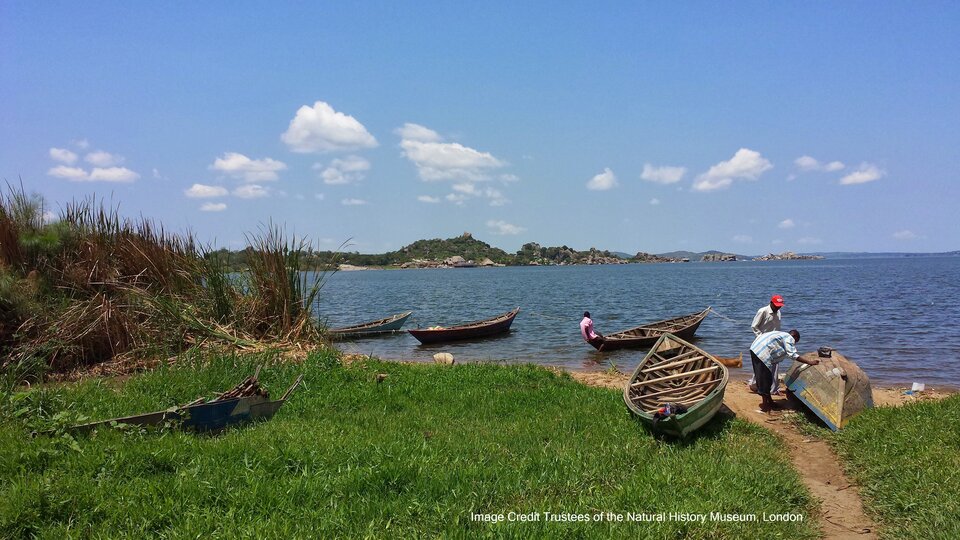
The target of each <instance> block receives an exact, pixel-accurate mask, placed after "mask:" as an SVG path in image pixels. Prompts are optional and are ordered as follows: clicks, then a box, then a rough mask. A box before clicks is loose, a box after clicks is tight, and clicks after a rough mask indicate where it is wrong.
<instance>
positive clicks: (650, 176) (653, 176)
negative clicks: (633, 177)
mask: <svg viewBox="0 0 960 540" xmlns="http://www.w3.org/2000/svg"><path fill="white" fill-rule="evenodd" d="M685 174H687V168H686V167H654V166H653V165H650V164H649V163H644V164H643V172H642V173H640V178H642V179H643V180H649V181H651V182H657V183H658V184H673V183H675V182H679V181H680V180H681V179H682V178H683V175H685Z"/></svg>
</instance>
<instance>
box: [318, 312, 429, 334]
mask: <svg viewBox="0 0 960 540" xmlns="http://www.w3.org/2000/svg"><path fill="white" fill-rule="evenodd" d="M411 313H413V312H412V311H407V312H404V313H397V314H396V315H391V316H389V317H387V318H385V319H379V320H376V321H370V322H365V323H361V324H355V325H353V326H344V327H341V328H330V329H329V330H327V334H328V335H329V336H330V337H332V338H336V339H346V338H358V337H365V336H375V335H378V334H386V333H389V332H396V331H398V330H400V327H402V326H403V323H405V322H407V317H409V316H410V314H411Z"/></svg>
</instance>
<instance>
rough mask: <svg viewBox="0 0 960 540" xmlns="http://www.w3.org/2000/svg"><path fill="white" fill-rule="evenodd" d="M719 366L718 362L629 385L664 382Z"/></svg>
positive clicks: (636, 385)
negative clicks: (706, 366) (705, 366)
mask: <svg viewBox="0 0 960 540" xmlns="http://www.w3.org/2000/svg"><path fill="white" fill-rule="evenodd" d="M720 367H721V366H720V365H719V364H714V365H712V366H710V367H708V368H703V369H695V370H693V371H687V372H684V373H677V374H676V375H667V376H666V377H660V378H659V379H649V380H645V381H640V382H635V383H633V384H631V385H630V386H631V387H632V388H638V387H640V386H646V385H648V384H653V383H657V382H665V381H672V380H675V379H682V378H684V377H689V376H691V375H697V374H699V373H706V372H708V371H713V370H716V369H720Z"/></svg>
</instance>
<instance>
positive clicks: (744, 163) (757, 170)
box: [693, 148, 773, 191]
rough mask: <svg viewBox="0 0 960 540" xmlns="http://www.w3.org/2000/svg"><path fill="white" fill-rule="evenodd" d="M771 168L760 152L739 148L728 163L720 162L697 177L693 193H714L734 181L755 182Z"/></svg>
mask: <svg viewBox="0 0 960 540" xmlns="http://www.w3.org/2000/svg"><path fill="white" fill-rule="evenodd" d="M772 168H773V165H772V164H771V163H770V162H769V161H767V160H766V159H765V158H764V157H763V156H761V155H760V152H757V151H755V150H750V149H749V148H741V149H739V150H737V153H736V154H734V155H733V157H732V158H730V160H729V161H721V162H720V163H717V164H716V165H714V166H713V167H710V170H708V171H707V172H705V173H703V174H701V175H700V176H698V177H697V180H696V181H695V182H694V184H693V189H694V190H695V191H714V190H717V189H721V188H725V187H729V186H730V184H732V183H733V181H734V180H737V179H743V180H756V179H757V178H760V175H761V174H763V173H764V172H766V171H768V170H770V169H772Z"/></svg>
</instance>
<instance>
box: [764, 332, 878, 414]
mask: <svg viewBox="0 0 960 540" xmlns="http://www.w3.org/2000/svg"><path fill="white" fill-rule="evenodd" d="M825 354H829V356H824V357H818V355H817V353H815V352H812V353H805V354H804V355H803V357H804V358H810V359H813V358H817V359H818V360H820V363H819V364H817V365H815V366H811V365H809V364H804V363H802V362H794V363H793V365H792V366H790V369H789V370H787V375H786V377H785V378H784V381H783V382H784V384H785V385H786V386H787V391H788V392H789V394H791V395H793V396H794V397H796V398H797V399H799V400H800V401H801V402H802V403H803V404H804V405H806V406H807V408H809V409H810V410H811V411H812V412H813V413H814V414H816V415H817V416H818V417H819V418H820V419H821V420H823V422H824V423H825V424H826V425H827V427H829V428H830V429H832V430H833V431H837V430H838V429H840V428H842V427H843V426H845V425H846V424H847V422H848V421H849V420H850V418H851V417H853V416H854V415H856V414H857V413H859V412H860V411H862V410H863V409H868V408H872V407H873V391H872V390H871V388H870V379H869V378H868V377H867V374H866V373H864V372H863V370H862V369H860V367H859V366H857V365H856V364H854V363H853V362H851V361H850V360H847V358H846V357H844V356H843V355H842V354H840V353H838V352H837V351H834V350H830V351H829V352H825Z"/></svg>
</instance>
